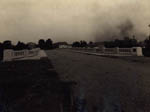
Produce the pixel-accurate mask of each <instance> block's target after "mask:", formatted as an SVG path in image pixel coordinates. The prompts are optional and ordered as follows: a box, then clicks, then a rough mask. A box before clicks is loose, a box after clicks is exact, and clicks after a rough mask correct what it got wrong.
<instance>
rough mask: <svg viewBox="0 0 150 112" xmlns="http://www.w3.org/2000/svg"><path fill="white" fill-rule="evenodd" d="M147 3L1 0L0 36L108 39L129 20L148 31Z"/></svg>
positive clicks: (133, 0) (132, 0)
mask: <svg viewBox="0 0 150 112" xmlns="http://www.w3.org/2000/svg"><path fill="white" fill-rule="evenodd" d="M148 4H150V1H148V0H142V1H141V0H114V1H112V0H99V1H97V0H82V1H81V0H13V1H12V0H1V1H0V16H1V18H0V40H1V41H3V40H5V39H9V40H13V41H18V40H21V41H26V42H27V41H35V40H38V39H40V38H49V37H50V38H52V39H53V40H54V41H69V42H72V41H74V40H83V39H84V40H88V41H89V40H97V38H98V40H106V39H110V38H111V36H112V35H113V34H114V32H115V34H117V33H119V31H118V26H119V25H121V24H123V23H126V21H128V20H129V21H130V22H131V23H132V24H133V25H134V28H133V31H132V33H135V35H136V34H137V35H139V34H145V35H148V27H147V25H148V24H149V23H150V22H149V20H150V16H149V10H150V8H149V6H148ZM106 32H109V34H108V33H107V34H108V36H104V34H105V33H106ZM137 38H139V39H143V38H144V37H137Z"/></svg>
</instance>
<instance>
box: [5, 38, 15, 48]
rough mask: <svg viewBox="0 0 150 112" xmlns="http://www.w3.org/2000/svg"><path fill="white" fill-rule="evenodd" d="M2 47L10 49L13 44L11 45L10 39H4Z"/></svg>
mask: <svg viewBox="0 0 150 112" xmlns="http://www.w3.org/2000/svg"><path fill="white" fill-rule="evenodd" d="M3 48H4V49H12V48H13V45H12V43H11V41H10V40H6V41H4V42H3Z"/></svg>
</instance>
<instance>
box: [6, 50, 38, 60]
mask: <svg viewBox="0 0 150 112" xmlns="http://www.w3.org/2000/svg"><path fill="white" fill-rule="evenodd" d="M39 52H40V48H36V49H32V50H20V51H14V50H11V49H6V50H4V54H3V61H4V62H5V61H12V60H19V59H40V56H39Z"/></svg>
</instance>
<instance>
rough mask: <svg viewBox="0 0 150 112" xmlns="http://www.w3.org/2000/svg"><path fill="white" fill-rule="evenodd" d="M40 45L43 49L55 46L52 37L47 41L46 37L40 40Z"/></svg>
mask: <svg viewBox="0 0 150 112" xmlns="http://www.w3.org/2000/svg"><path fill="white" fill-rule="evenodd" d="M38 46H39V47H40V48H41V49H52V48H53V41H52V40H51V39H47V40H46V41H45V40H44V39H40V40H39V42H38Z"/></svg>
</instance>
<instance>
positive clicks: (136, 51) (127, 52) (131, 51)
mask: <svg viewBox="0 0 150 112" xmlns="http://www.w3.org/2000/svg"><path fill="white" fill-rule="evenodd" d="M73 49H76V50H82V51H86V52H95V53H101V54H106V55H107V54H108V55H111V54H112V55H113V54H116V55H122V56H143V53H142V48H141V47H133V48H118V47H116V48H105V47H104V48H73Z"/></svg>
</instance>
